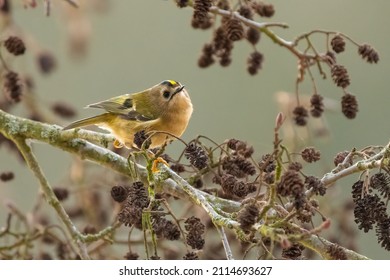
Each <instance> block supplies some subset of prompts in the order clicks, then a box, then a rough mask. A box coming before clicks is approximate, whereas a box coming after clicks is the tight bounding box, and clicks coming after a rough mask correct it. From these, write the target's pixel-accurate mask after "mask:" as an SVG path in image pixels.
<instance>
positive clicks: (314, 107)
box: [310, 93, 324, 118]
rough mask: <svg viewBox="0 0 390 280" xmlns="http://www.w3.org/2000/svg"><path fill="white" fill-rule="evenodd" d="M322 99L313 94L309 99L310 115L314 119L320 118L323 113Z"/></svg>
mask: <svg viewBox="0 0 390 280" xmlns="http://www.w3.org/2000/svg"><path fill="white" fill-rule="evenodd" d="M323 99H324V98H323V97H322V96H321V95H319V94H317V93H316V94H313V95H312V96H311V98H310V105H311V109H310V114H311V115H312V116H313V117H315V118H319V117H321V115H322V113H323V112H324V103H323Z"/></svg>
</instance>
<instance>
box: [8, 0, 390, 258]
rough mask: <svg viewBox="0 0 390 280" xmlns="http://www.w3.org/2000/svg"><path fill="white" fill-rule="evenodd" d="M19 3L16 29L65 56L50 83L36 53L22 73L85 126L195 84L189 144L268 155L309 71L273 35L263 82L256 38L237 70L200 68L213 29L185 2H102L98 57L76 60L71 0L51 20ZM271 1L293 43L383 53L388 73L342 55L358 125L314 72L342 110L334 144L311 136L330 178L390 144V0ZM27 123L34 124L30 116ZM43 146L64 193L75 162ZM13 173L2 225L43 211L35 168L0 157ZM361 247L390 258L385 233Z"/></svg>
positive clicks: (20, 64) (346, 182) (331, 122)
mask: <svg viewBox="0 0 390 280" xmlns="http://www.w3.org/2000/svg"><path fill="white" fill-rule="evenodd" d="M12 2H14V4H15V5H14V20H15V21H16V23H17V24H18V25H19V26H20V28H21V29H22V32H23V33H25V34H28V36H31V37H32V38H33V40H36V42H37V43H38V44H39V45H40V46H41V47H43V48H45V49H48V50H50V51H51V52H52V53H53V54H54V55H55V57H56V59H57V64H58V67H57V69H56V71H55V72H53V73H52V74H51V75H49V76H44V77H43V76H42V75H41V74H40V73H39V71H38V70H37V67H36V65H35V58H34V52H33V51H31V52H29V53H28V55H27V56H25V57H22V58H18V59H17V60H16V61H15V64H14V65H15V69H17V70H18V69H19V70H23V72H26V73H29V74H31V75H32V76H33V78H34V80H35V83H36V93H37V95H38V96H39V97H40V99H41V100H42V102H53V101H64V102H66V103H69V104H72V105H73V107H74V108H75V109H77V110H78V113H79V114H78V117H86V116H90V115H92V114H94V113H95V111H93V110H83V109H82V108H83V107H84V106H85V105H86V104H90V103H93V102H96V101H99V100H102V99H106V98H109V97H112V96H114V95H119V94H123V93H129V92H133V91H139V90H142V89H144V88H147V87H149V86H151V85H154V84H156V83H158V82H160V81H161V80H164V79H174V80H177V81H180V82H182V83H183V84H185V85H186V87H187V88H188V90H189V92H190V95H191V98H192V101H193V104H194V114H193V117H192V119H191V122H190V125H189V127H188V129H187V131H186V132H185V134H184V136H183V138H184V139H185V140H190V139H192V138H194V137H196V136H197V135H200V134H202V135H207V136H209V137H210V138H212V139H214V140H215V141H217V142H221V141H223V140H225V139H228V138H238V139H243V140H246V141H248V142H249V143H251V144H253V145H254V147H255V149H256V154H257V155H258V156H259V155H261V154H263V153H266V152H268V151H270V150H272V139H273V125H274V119H275V116H276V114H277V113H278V105H277V104H276V102H275V93H276V92H278V91H288V92H293V91H294V87H295V79H296V74H297V73H296V69H297V62H296V59H295V57H293V56H292V54H291V53H290V52H288V51H287V50H286V49H284V48H281V47H279V46H277V45H275V44H274V43H272V42H271V41H270V40H269V39H268V38H267V37H266V36H262V38H261V42H260V44H259V45H258V49H259V50H260V51H261V52H262V53H263V54H264V57H265V60H264V63H263V69H262V70H261V71H260V72H259V74H258V75H257V76H250V75H249V74H248V73H247V72H246V59H247V56H248V55H249V53H250V52H251V51H252V48H251V46H250V45H249V44H248V43H247V42H244V41H243V42H238V43H237V44H235V47H234V50H233V62H232V64H231V65H230V66H229V67H227V68H222V67H220V66H219V65H218V64H215V65H213V66H211V67H210V68H207V69H200V68H198V66H197V59H198V57H199V55H200V52H201V49H202V46H203V44H204V43H206V42H208V41H209V40H210V39H211V35H212V32H211V31H210V30H207V31H202V30H195V29H193V28H192V27H191V24H190V22H191V16H192V9H191V8H185V9H179V8H177V7H176V5H175V4H174V3H173V1H165V0H153V1H145V0H132V1H98V0H96V1H95V2H101V3H100V8H99V9H96V8H95V9H86V10H85V15H86V19H85V20H87V21H90V23H88V24H90V26H89V27H90V28H91V37H90V41H89V49H88V52H87V54H86V56H85V57H76V58H74V57H73V58H71V56H70V55H69V49H68V37H67V36H66V30H67V27H66V17H67V16H66V15H65V14H64V12H63V11H64V7H63V6H62V5H64V3H63V1H53V7H52V11H51V16H50V17H45V16H44V14H43V11H42V7H41V6H38V7H37V8H35V9H31V8H30V9H24V8H23V7H21V6H20V2H19V1H12ZM80 2H83V1H80ZM270 3H273V4H274V6H275V9H276V14H275V16H274V17H273V18H272V19H271V20H272V21H279V22H286V23H288V24H289V26H290V28H289V29H281V28H278V27H275V28H273V30H274V31H275V32H276V33H277V34H279V35H280V36H282V37H283V38H285V39H287V40H291V39H293V38H295V37H296V36H297V35H299V34H301V33H303V32H307V31H309V30H312V29H325V30H335V31H340V32H343V33H345V34H347V35H349V36H350V37H352V38H353V39H355V40H356V41H357V42H360V43H363V42H368V43H370V44H372V45H373V46H374V47H375V48H376V49H377V50H378V52H379V54H380V62H379V64H378V65H371V64H367V63H365V62H364V61H363V60H362V59H360V57H359V56H358V55H357V50H356V48H355V47H354V46H353V45H352V44H348V43H347V51H346V52H345V53H342V54H340V55H339V56H338V62H339V63H340V64H343V65H345V66H346V67H347V69H348V70H349V74H350V77H351V86H350V87H349V90H350V91H351V92H352V93H354V94H355V95H356V96H357V98H358V101H359V113H358V115H357V118H356V119H355V120H352V121H351V120H348V119H346V118H345V117H344V116H343V115H342V114H341V112H340V110H339V107H338V106H339V105H338V102H339V100H340V97H341V94H342V92H341V90H340V89H339V88H337V87H336V86H335V85H334V84H333V82H332V81H331V80H329V79H328V80H326V81H322V80H321V78H320V77H319V75H317V73H316V71H315V70H314V68H313V70H312V71H313V72H314V73H316V74H315V76H316V78H317V81H318V91H319V93H320V94H322V95H323V96H325V97H327V98H331V99H334V100H336V102H337V103H336V104H337V106H336V108H337V110H336V111H334V112H327V113H325V119H326V123H327V126H328V128H329V130H330V136H328V137H326V139H316V138H311V140H310V141H309V142H305V141H304V140H303V139H302V143H301V144H302V145H304V144H310V145H314V146H316V147H317V148H319V149H320V150H321V152H322V154H323V161H322V163H320V164H318V165H316V166H314V168H315V169H313V170H315V171H313V172H315V173H316V175H321V174H323V173H324V172H326V171H328V170H330V168H332V162H333V156H334V155H335V154H336V153H337V152H339V151H342V150H350V149H352V148H353V147H356V148H362V147H365V146H367V145H385V144H386V143H387V142H388V141H389V136H390V133H389V132H390V126H389V124H388V120H389V119H390V113H389V97H388V88H387V87H388V84H387V82H388V81H387V79H388V74H389V73H390V63H389V59H390V56H389V49H390V48H389V43H390V38H389V32H388V27H389V26H390V18H389V16H388V12H389V11H390V2H389V1H385V0H376V1H372V2H367V1H363V0H344V1H338V0H328V1H320V0H310V1H309V0H296V1H283V0H279V1H270ZM39 4H40V3H39ZM102 4H103V5H102ZM65 5H66V4H65ZM65 9H68V7H66V8H65ZM88 24H87V25H88ZM316 38H318V41H316V42H317V43H318V45H317V46H318V48H319V49H320V50H324V47H325V43H321V42H324V40H322V39H323V37H320V36H317V37H316ZM310 90H311V86H310V83H309V80H308V79H307V81H306V82H305V83H304V85H303V86H302V91H306V92H307V93H310ZM20 115H23V111H22V110H21V113H20ZM66 123H67V122H66V121H63V122H62V123H59V124H61V125H63V124H66ZM180 145H181V144H180V143H174V144H172V145H171V146H170V147H169V149H170V151H171V152H172V153H175V150H176V149H182V146H180ZM34 148H35V151H36V152H37V155H38V158H39V160H40V162H41V164H42V167H43V169H44V171H45V173H46V174H47V175H48V178H49V180H50V181H51V182H52V183H53V184H55V183H56V182H58V181H60V180H61V179H62V178H63V177H64V176H65V175H66V171H67V169H68V167H69V162H70V159H71V157H70V156H69V155H67V154H65V153H63V152H61V151H58V150H55V149H52V148H50V147H48V146H46V145H38V144H36V145H34ZM7 170H13V171H14V172H15V175H16V178H15V179H14V180H13V181H11V182H9V183H6V184H4V183H0V196H1V201H0V203H1V204H0V226H1V225H3V224H4V219H5V217H6V211H5V207H4V206H3V204H4V201H5V200H6V199H12V200H13V201H15V202H16V203H17V204H18V205H23V206H22V208H23V207H25V208H24V210H28V209H30V208H31V207H32V203H33V201H31V199H29V197H31V194H30V193H31V192H32V193H33V194H34V193H35V192H36V189H37V188H38V184H37V181H36V180H35V178H33V177H32V175H31V173H30V172H29V171H28V170H27V169H26V168H25V167H24V165H23V164H21V163H20V162H19V161H18V160H17V159H16V158H15V157H13V155H12V154H10V153H9V152H8V151H7V150H6V149H4V148H0V171H7ZM357 178H358V175H356V176H351V178H347V179H343V180H341V181H340V184H338V185H337V187H336V188H334V189H333V191H332V193H331V194H330V195H331V196H333V197H335V198H336V197H340V196H341V197H342V198H344V197H346V196H349V195H350V189H351V184H352V182H354V181H356V179H357ZM336 207H337V206H336ZM359 247H360V249H361V250H360V252H361V253H362V254H364V255H366V256H368V257H370V258H374V259H388V258H389V254H388V252H386V251H385V250H383V249H382V248H380V246H379V245H378V244H377V242H376V238H375V234H374V232H372V233H370V234H364V235H362V239H361V242H360V243H359Z"/></svg>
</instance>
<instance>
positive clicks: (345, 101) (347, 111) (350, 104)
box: [341, 93, 359, 119]
mask: <svg viewBox="0 0 390 280" xmlns="http://www.w3.org/2000/svg"><path fill="white" fill-rule="evenodd" d="M341 111H342V112H343V114H344V116H346V117H347V118H348V119H354V118H355V117H356V113H357V112H358V111H359V108H358V102H357V99H356V97H355V96H354V95H352V94H350V93H346V94H344V95H343V97H342V98H341Z"/></svg>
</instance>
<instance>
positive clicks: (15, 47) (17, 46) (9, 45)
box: [4, 36, 26, 55]
mask: <svg viewBox="0 0 390 280" xmlns="http://www.w3.org/2000/svg"><path fill="white" fill-rule="evenodd" d="M4 47H5V48H6V49H7V51H9V52H10V53H12V54H13V55H22V54H24V52H25V51H26V46H25V45H24V43H23V41H22V39H20V38H19V37H16V36H10V37H8V39H7V40H5V41H4Z"/></svg>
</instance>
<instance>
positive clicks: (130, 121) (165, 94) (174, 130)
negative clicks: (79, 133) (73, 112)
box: [63, 80, 193, 149]
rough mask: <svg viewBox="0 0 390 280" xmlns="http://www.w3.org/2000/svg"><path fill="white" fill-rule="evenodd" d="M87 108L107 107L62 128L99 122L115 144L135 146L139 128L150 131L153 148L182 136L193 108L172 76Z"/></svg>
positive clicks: (188, 98) (187, 96) (116, 145)
mask: <svg viewBox="0 0 390 280" xmlns="http://www.w3.org/2000/svg"><path fill="white" fill-rule="evenodd" d="M86 108H99V109H104V110H105V111H106V113H103V114H101V115H97V116H94V117H90V118H86V119H82V120H78V121H75V122H73V123H71V124H69V125H68V126H66V127H64V128H63V129H64V130H68V129H72V128H77V127H83V126H88V125H97V126H98V127H100V128H102V129H105V130H108V131H110V132H111V133H112V134H113V135H114V137H115V138H116V140H115V142H114V146H115V147H122V146H123V145H124V146H126V147H127V148H129V149H131V148H134V147H135V145H134V134H136V133H137V132H140V131H144V132H145V134H146V135H147V136H150V135H151V138H150V140H151V145H150V146H149V148H151V149H152V148H156V147H160V146H162V145H163V144H164V143H166V142H167V141H171V140H174V138H175V137H173V136H176V137H180V136H181V135H182V134H183V132H184V131H185V129H186V128H187V125H188V122H189V120H190V118H191V115H192V111H193V108H192V103H191V99H190V97H189V95H188V92H187V90H185V88H184V85H182V84H180V83H179V82H176V81H173V80H165V81H162V82H161V83H159V84H157V85H155V86H153V87H151V88H149V89H146V90H144V91H141V92H137V93H133V94H124V95H120V96H117V97H113V98H110V99H108V100H105V101H101V102H97V103H94V104H90V105H88V106H86ZM153 132H156V133H154V134H153ZM164 132H165V133H164ZM172 135H173V136H172Z"/></svg>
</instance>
